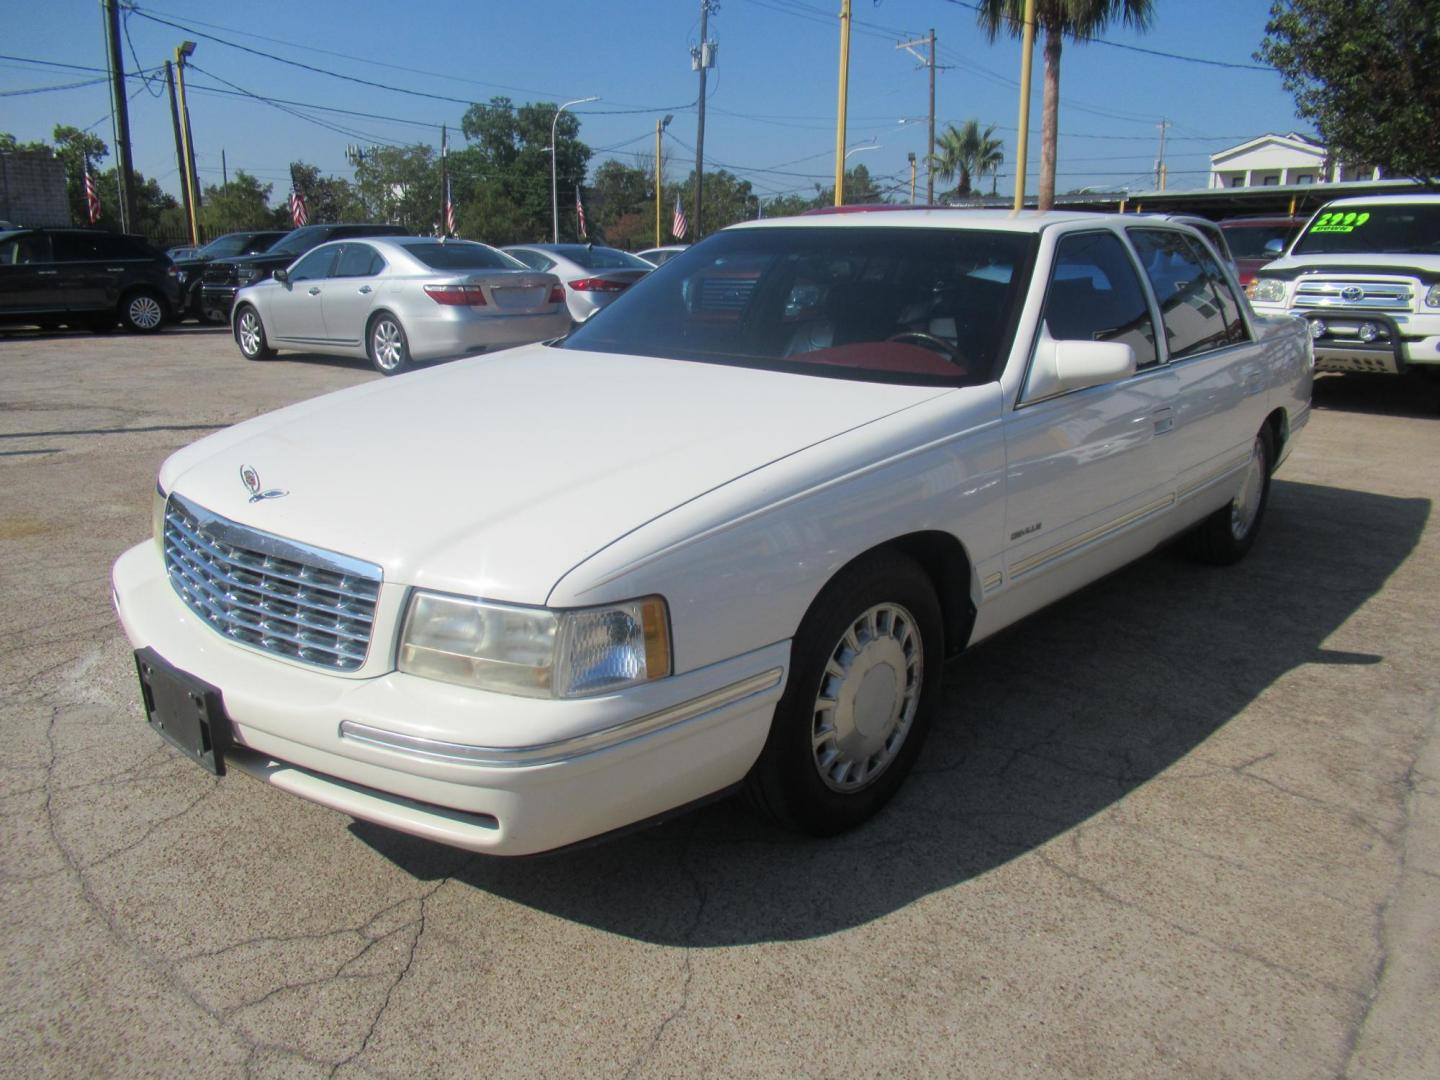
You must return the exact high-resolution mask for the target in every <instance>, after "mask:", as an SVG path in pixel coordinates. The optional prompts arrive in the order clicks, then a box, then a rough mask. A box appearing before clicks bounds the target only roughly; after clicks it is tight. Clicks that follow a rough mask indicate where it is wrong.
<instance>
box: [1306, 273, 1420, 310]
mask: <svg viewBox="0 0 1440 1080" xmlns="http://www.w3.org/2000/svg"><path fill="white" fill-rule="evenodd" d="M1349 289H1358V290H1359V291H1360V294H1361V295H1360V296H1359V297H1357V298H1356V299H1354V300H1351V299H1347V298H1346V291H1347V290H1349ZM1414 296H1415V294H1414V292H1413V291H1412V290H1411V288H1410V286H1409V285H1407V284H1406V283H1404V282H1403V281H1346V280H1343V279H1341V280H1334V279H1331V280H1325V281H1314V280H1305V281H1301V282H1300V284H1299V285H1298V286H1297V287H1296V289H1295V306H1296V307H1308V308H1343V309H1345V310H1347V311H1409V310H1410V305H1411V302H1412V301H1413V299H1414Z"/></svg>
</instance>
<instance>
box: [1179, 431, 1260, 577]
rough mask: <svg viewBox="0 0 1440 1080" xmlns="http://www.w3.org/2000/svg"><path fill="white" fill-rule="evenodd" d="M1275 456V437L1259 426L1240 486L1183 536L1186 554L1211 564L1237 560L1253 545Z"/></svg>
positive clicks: (1228, 563) (1224, 563) (1215, 564)
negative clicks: (1227, 501)
mask: <svg viewBox="0 0 1440 1080" xmlns="http://www.w3.org/2000/svg"><path fill="white" fill-rule="evenodd" d="M1274 460H1275V439H1274V436H1272V435H1271V434H1270V428H1269V426H1268V425H1267V426H1265V427H1263V428H1261V429H1260V432H1259V434H1258V435H1256V436H1255V441H1254V442H1253V443H1252V444H1251V445H1250V460H1249V461H1248V462H1247V463H1246V465H1245V471H1244V473H1243V474H1242V477H1241V481H1240V490H1239V491H1237V492H1236V493H1235V497H1234V498H1233V499H1231V500H1230V502H1229V504H1228V505H1226V506H1222V507H1221V508H1220V509H1219V510H1216V511H1215V512H1214V513H1213V514H1211V515H1210V516H1209V517H1207V518H1206V519H1205V520H1204V521H1202V522H1201V523H1200V524H1199V525H1197V526H1196V527H1195V529H1194V530H1193V531H1192V532H1191V533H1190V535H1189V536H1188V537H1187V538H1186V548H1187V550H1188V551H1189V553H1190V556H1191V557H1192V558H1194V559H1197V560H1199V561H1200V562H1207V563H1210V564H1211V565H1214V566H1229V565H1230V564H1231V563H1235V562H1239V561H1240V560H1241V559H1243V558H1244V557H1245V553H1246V552H1248V551H1249V550H1250V549H1251V548H1252V547H1254V546H1255V537H1256V536H1258V535H1259V533H1260V522H1261V521H1262V520H1263V519H1264V517H1265V507H1266V505H1267V504H1268V503H1269V501H1270V469H1271V463H1272V462H1273V461H1274Z"/></svg>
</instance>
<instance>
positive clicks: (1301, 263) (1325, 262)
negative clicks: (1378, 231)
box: [1257, 253, 1440, 277]
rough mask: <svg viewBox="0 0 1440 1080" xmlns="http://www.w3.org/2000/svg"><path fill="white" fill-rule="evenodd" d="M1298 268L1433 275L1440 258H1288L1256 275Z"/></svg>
mask: <svg viewBox="0 0 1440 1080" xmlns="http://www.w3.org/2000/svg"><path fill="white" fill-rule="evenodd" d="M1297 268H1314V269H1315V270H1316V271H1317V272H1322V273H1323V272H1325V271H1335V272H1343V271H1345V270H1347V269H1363V270H1380V271H1382V272H1383V271H1388V270H1392V269H1393V272H1394V273H1396V274H1399V275H1401V276H1413V274H1414V272H1415V271H1416V270H1422V269H1423V270H1427V271H1429V272H1430V273H1432V274H1433V273H1435V272H1436V271H1437V270H1440V258H1437V257H1436V256H1434V255H1405V254H1398V255H1384V254H1378V253H1371V254H1361V255H1321V254H1315V255H1287V256H1286V257H1285V258H1283V259H1276V260H1275V261H1274V262H1269V263H1266V264H1265V269H1263V270H1260V271H1257V272H1258V273H1259V275H1260V276H1261V277H1264V276H1265V274H1266V273H1267V272H1268V271H1272V270H1275V271H1280V270H1295V269H1297Z"/></svg>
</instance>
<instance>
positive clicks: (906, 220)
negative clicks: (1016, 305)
mask: <svg viewBox="0 0 1440 1080" xmlns="http://www.w3.org/2000/svg"><path fill="white" fill-rule="evenodd" d="M1121 216H1122V215H1119V214H1097V213H1092V212H1088V211H1083V210H1044V211H1040V210H1022V211H1020V212H1019V213H1018V214H1017V213H1015V212H1014V211H1013V210H962V209H945V210H928V209H927V210H913V209H911V208H910V207H908V206H907V207H906V208H905V209H903V210H895V211H891V212H888V213H885V214H882V215H876V214H873V213H840V214H821V215H815V216H808V215H803V214H802V215H799V216H797V217H781V218H764V219H762V220H760V221H742V222H740V223H739V224H736V225H731V226H730V228H732V229H775V228H799V229H865V228H870V229H882V228H883V229H891V228H902V229H907V228H908V229H933V228H936V227H937V226H938V227H940V228H947V229H976V230H982V229H983V230H987V231H990V232H1017V233H1038V232H1041V231H1042V230H1044V229H1046V228H1048V227H1050V226H1052V225H1065V224H1069V223H1070V222H1077V221H1078V222H1086V221H1091V222H1099V221H1106V220H1109V219H1111V218H1119V217H1121ZM1123 216H1125V217H1127V218H1129V219H1131V220H1133V219H1134V218H1135V215H1134V214H1127V215H1123Z"/></svg>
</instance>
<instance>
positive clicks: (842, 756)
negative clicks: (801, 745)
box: [810, 604, 924, 793]
mask: <svg viewBox="0 0 1440 1080" xmlns="http://www.w3.org/2000/svg"><path fill="white" fill-rule="evenodd" d="M923 661H924V646H923V644H922V642H921V640H920V630H919V628H918V627H917V626H916V625H915V619H914V617H913V616H912V615H911V614H910V612H908V611H906V610H905V609H904V608H903V607H901V606H900V605H899V604H877V605H876V606H875V607H872V608H871V609H870V610H869V611H867V612H865V613H864V614H863V615H861V616H860V617H859V618H858V619H856V620H855V621H854V622H853V623H851V624H850V626H849V627H848V628H847V629H846V631H845V633H844V634H843V635H841V637H840V640H839V641H838V642H836V644H835V648H834V649H833V650H831V653H830V659H829V661H828V662H827V663H826V664H825V673H824V675H823V676H821V679H820V690H819V693H818V694H817V695H816V697H815V710H814V720H813V722H812V726H811V729H810V747H811V752H812V754H813V756H814V761H815V768H816V769H817V770H818V771H819V773H820V779H821V780H823V781H824V782H825V786H826V787H828V788H830V790H832V791H840V792H845V793H849V792H854V791H859V790H860V789H861V788H863V787H867V786H868V785H869V784H871V783H873V782H874V781H875V780H876V779H877V778H878V777H879V776H880V774H881V773H883V772H884V771H885V770H886V768H888V767H889V765H890V763H891V762H892V761H894V760H895V757H896V755H897V754H899V752H900V748H901V746H903V745H904V743H905V737H906V736H907V735H908V734H909V733H910V727H911V725H912V723H913V722H914V720H915V710H916V709H917V708H918V707H919V704H920V685H921V682H922V679H923V676H924V669H923Z"/></svg>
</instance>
